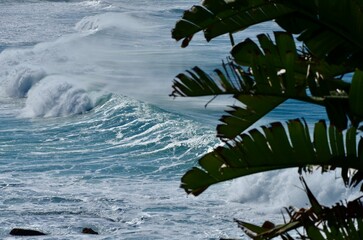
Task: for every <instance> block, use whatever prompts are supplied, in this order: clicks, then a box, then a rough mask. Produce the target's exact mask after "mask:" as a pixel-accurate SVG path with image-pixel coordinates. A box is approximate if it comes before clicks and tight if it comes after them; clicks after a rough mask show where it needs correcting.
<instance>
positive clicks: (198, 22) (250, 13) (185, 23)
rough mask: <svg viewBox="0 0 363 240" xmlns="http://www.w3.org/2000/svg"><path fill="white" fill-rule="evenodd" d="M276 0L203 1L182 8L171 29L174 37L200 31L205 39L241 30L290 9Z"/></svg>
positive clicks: (188, 35) (286, 12) (186, 35)
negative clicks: (181, 12) (182, 11)
mask: <svg viewBox="0 0 363 240" xmlns="http://www.w3.org/2000/svg"><path fill="white" fill-rule="evenodd" d="M278 2H279V1H266V0H234V1H225V0H204V1H203V2H202V4H201V5H195V6H193V7H192V8H191V9H190V10H188V11H185V12H184V15H183V17H182V19H181V20H179V21H178V22H177V23H176V25H175V28H174V29H173V30H172V37H173V38H174V39H176V40H180V39H182V38H185V40H186V41H189V40H190V38H191V36H193V35H194V34H195V33H197V32H199V31H204V35H205V38H206V39H207V41H209V40H211V39H212V38H215V37H217V36H220V35H222V34H225V33H233V32H236V31H240V30H243V29H245V28H247V27H249V26H252V25H254V24H257V23H261V22H265V21H270V20H272V19H275V18H277V17H279V16H283V15H286V14H288V13H291V12H293V11H294V9H291V8H289V7H287V6H285V5H283V4H280V3H278Z"/></svg>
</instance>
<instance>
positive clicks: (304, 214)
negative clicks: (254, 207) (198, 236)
mask: <svg viewBox="0 0 363 240" xmlns="http://www.w3.org/2000/svg"><path fill="white" fill-rule="evenodd" d="M302 182H303V185H304V188H305V191H306V193H307V195H308V198H309V201H310V203H311V204H312V207H310V208H307V209H305V208H300V209H297V208H293V207H289V208H286V211H287V213H288V215H289V216H290V220H289V221H288V222H287V223H285V224H280V225H274V224H273V223H271V222H269V223H270V224H269V225H270V226H271V227H270V228H264V227H263V226H262V227H260V226H256V225H253V224H250V223H247V222H244V221H240V220H235V222H237V224H238V226H239V227H240V228H241V229H242V230H243V231H244V232H245V233H246V234H247V235H248V236H250V237H251V238H253V239H255V240H258V239H261V240H262V239H273V238H275V237H278V236H280V237H282V239H293V238H291V237H290V236H289V235H288V233H289V232H291V231H292V230H294V231H296V232H297V233H298V234H299V235H300V237H301V239H321V240H324V239H342V240H349V239H362V238H363V233H362V231H361V226H362V224H363V202H362V197H360V198H357V199H355V200H352V201H349V202H347V203H346V204H343V203H337V204H336V205H335V206H332V207H325V206H323V205H321V204H320V203H319V202H318V201H317V200H316V198H315V196H314V195H313V194H312V192H311V190H310V189H309V188H308V186H307V185H306V183H305V181H304V180H303V179H302ZM300 228H304V230H305V232H306V233H299V230H300ZM305 234H307V236H305Z"/></svg>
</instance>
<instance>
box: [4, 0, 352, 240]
mask: <svg viewBox="0 0 363 240" xmlns="http://www.w3.org/2000/svg"><path fill="white" fill-rule="evenodd" d="M197 3H198V2H197V1H192V0H187V1H182V0H174V1H166V0H159V1H152V0H148V1H147V0H133V1H131V0H93V1H92V0H89V1H82V0H79V1H78V0H68V1H58V0H53V1H51V0H49V1H44V0H12V1H10V0H9V1H7V0H0V164H1V165H0V190H1V194H0V210H1V215H0V238H1V239H14V238H12V237H11V236H10V235H9V232H10V230H11V229H12V228H15V227H21V228H29V229H36V230H39V231H42V232H45V233H47V234H48V235H47V236H42V237H37V238H36V239H89V236H87V235H84V234H81V230H82V228H85V227H88V228H92V229H94V230H96V231H97V232H99V235H97V236H92V239H183V238H186V239H219V238H241V239H247V238H246V237H245V236H244V235H243V234H242V232H241V231H240V230H239V229H238V228H237V226H236V224H235V223H234V222H233V218H238V219H242V220H245V221H251V222H254V223H256V224H262V223H263V221H265V220H267V219H270V220H274V221H276V222H282V217H281V214H280V212H281V209H282V207H285V206H288V205H290V204H291V205H296V206H300V207H305V206H307V204H308V200H307V199H306V197H305V194H304V192H303V190H302V189H301V184H300V183H299V179H298V175H297V171H295V170H292V171H279V172H271V173H265V174H258V175H254V176H249V177H246V178H242V179H237V180H234V181H230V182H226V183H221V184H218V185H216V186H212V187H211V188H210V189H208V190H207V191H206V192H205V193H203V194H202V195H201V196H199V197H193V196H187V195H186V194H185V192H183V190H182V189H180V188H179V184H180V178H181V176H182V175H183V174H184V173H185V172H186V171H187V170H188V169H190V168H191V167H193V166H197V161H198V159H199V158H200V157H201V156H202V155H203V154H205V153H206V152H208V151H210V150H211V149H213V147H216V146H218V145H219V144H221V143H220V142H219V141H218V139H216V137H215V135H216V132H215V126H216V124H217V123H218V118H219V117H220V116H221V114H223V111H224V110H225V104H233V103H234V101H233V99H232V98H231V97H229V98H224V99H218V98H217V99H215V100H214V101H212V102H211V103H209V105H208V107H206V108H205V104H206V103H208V102H209V100H210V99H211V98H198V99H194V98H188V99H181V98H176V99H173V98H171V97H169V96H168V95H169V94H170V93H171V91H172V89H171V85H172V81H173V78H174V77H175V76H176V75H177V74H178V73H180V72H184V71H185V70H186V69H190V68H192V67H194V66H195V65H198V66H200V67H201V68H203V69H205V70H207V71H208V70H212V69H213V68H216V67H219V66H220V63H221V61H222V59H224V58H225V57H226V56H228V51H229V49H230V44H229V39H228V37H225V36H222V37H220V38H218V39H216V40H213V41H211V42H210V43H206V42H205V41H204V39H203V38H202V36H200V35H198V36H196V37H195V38H194V39H193V41H192V42H191V44H190V46H189V47H188V48H186V49H181V48H180V43H176V42H175V41H174V40H172V39H171V34H170V32H171V29H172V28H173V26H174V24H175V22H176V21H177V20H178V19H179V18H180V17H181V15H182V13H183V10H185V9H188V8H189V7H191V6H192V5H193V4H197ZM274 27H275V26H272V25H271V24H264V25H262V26H260V27H258V28H254V29H248V30H246V32H244V33H243V34H241V35H239V37H240V38H245V37H253V36H255V35H256V34H257V33H258V32H260V31H271V30H272V29H273V28H274ZM302 110H306V112H303V111H302ZM297 117H303V118H305V119H306V120H307V121H308V122H313V121H316V120H319V119H323V118H326V114H325V112H324V109H322V108H319V107H311V106H308V105H304V104H302V103H299V102H295V101H289V102H288V103H286V104H285V105H283V106H282V107H280V108H278V109H277V110H276V111H274V112H273V113H271V114H269V115H268V116H267V117H266V118H265V119H264V120H263V121H261V122H259V123H258V124H257V125H256V126H258V125H261V124H267V123H268V122H271V121H278V120H281V119H286V118H297ZM337 176H339V174H334V173H331V174H327V175H325V176H324V177H323V178H322V177H321V176H320V174H314V175H311V176H307V182H308V183H309V185H310V187H311V189H312V190H313V192H314V193H315V194H316V196H317V198H318V199H319V200H320V201H321V202H322V203H324V204H332V203H334V202H335V201H336V200H337V199H341V198H349V197H351V196H352V193H351V192H350V191H348V190H346V189H345V188H344V187H342V183H341V179H337V178H338V177H337ZM332 182H333V183H334V184H332ZM335 182H336V184H335Z"/></svg>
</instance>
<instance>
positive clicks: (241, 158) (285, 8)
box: [171, 0, 363, 239]
mask: <svg viewBox="0 0 363 240" xmlns="http://www.w3.org/2000/svg"><path fill="white" fill-rule="evenodd" d="M362 10H363V0H346V1H341V0H294V1H291V0H228V1H227V0H204V1H202V3H201V5H198V6H193V7H192V8H191V9H190V10H188V11H186V12H185V13H184V15H183V16H182V19H180V20H179V21H178V22H177V23H176V25H175V28H174V29H173V30H172V37H173V38H174V39H176V40H182V39H183V43H182V46H183V47H186V46H188V44H189V43H190V41H191V40H192V37H193V35H194V34H196V33H198V32H200V31H202V32H203V33H204V36H205V38H206V40H207V41H210V40H211V39H213V38H215V37H218V36H220V35H222V34H230V36H231V39H233V37H232V34H233V33H235V32H239V31H243V30H244V29H246V28H248V27H250V26H253V25H256V24H259V23H262V22H266V21H275V22H276V23H277V24H278V25H279V26H280V27H281V29H282V30H279V31H276V32H274V33H273V38H271V36H270V35H267V34H264V33H261V34H259V35H257V36H256V37H257V38H256V40H251V39H249V38H247V39H244V40H243V41H241V42H239V43H234V41H233V42H232V49H231V52H230V53H231V56H230V58H228V60H227V62H226V63H223V66H222V68H223V70H219V69H216V70H215V71H214V73H213V74H208V73H206V72H204V71H203V70H201V69H200V68H198V67H194V68H193V69H192V70H190V71H187V72H186V73H181V74H179V75H177V76H176V78H175V79H174V84H173V92H172V94H171V95H172V96H174V97H176V96H183V97H185V96H190V97H191V96H193V97H196V96H207V95H211V96H217V95H224V94H230V95H233V97H234V98H235V99H236V100H237V102H238V103H237V104H235V105H233V106H229V108H228V109H227V110H226V114H225V115H224V116H222V118H221V119H220V121H221V123H220V124H219V125H218V126H217V136H218V137H219V138H220V139H221V140H222V141H224V142H225V146H220V147H218V148H216V149H214V150H213V151H212V152H210V153H208V154H206V155H205V156H203V157H202V158H201V159H200V160H199V165H200V167H194V168H193V169H191V170H189V171H188V172H187V173H186V174H185V175H184V176H183V177H182V180H181V187H182V188H183V189H184V190H185V191H186V192H187V193H192V194H193V195H199V194H200V193H202V192H203V191H204V190H206V189H207V188H208V187H209V186H211V185H213V184H216V183H219V182H222V181H226V180H230V179H234V178H238V177H242V176H246V175H250V174H254V173H259V172H264V171H270V170H276V169H284V168H297V169H298V171H299V173H302V172H303V171H313V170H314V169H316V167H319V168H320V169H321V170H322V172H325V171H330V170H335V169H336V168H339V169H341V177H342V179H343V180H344V183H345V185H346V186H350V187H356V186H358V185H359V184H360V183H361V181H362V180H363V140H362V139H359V136H360V135H361V133H362V126H361V125H360V123H361V122H362V120H363V107H362V103H363V94H362V93H363V71H362V70H363V61H362V59H363V11H362ZM287 99H295V100H299V101H304V102H306V103H308V104H318V105H320V106H323V107H325V109H326V113H327V118H328V119H329V124H328V125H327V124H326V122H325V121H322V120H319V119H317V121H318V122H317V123H316V124H315V127H314V131H313V132H310V130H309V128H308V127H307V125H306V123H305V122H304V121H302V120H298V119H294V120H288V121H287V122H286V123H281V122H276V123H272V124H270V125H269V126H262V127H261V130H257V129H253V130H250V131H248V132H247V133H246V132H245V131H246V129H247V128H249V127H250V126H251V125H252V124H254V123H255V122H256V121H258V120H259V119H261V118H262V117H263V116H265V115H266V114H267V113H269V112H270V111H272V110H273V109H275V108H276V107H277V106H279V105H280V104H281V103H283V102H284V101H286V100H287ZM303 184H304V186H305V189H306V192H307V194H308V196H309V199H310V202H311V204H312V207H311V208H310V209H305V210H304V211H303V212H299V211H297V210H294V209H288V210H287V213H288V214H289V216H290V218H291V221H290V222H288V223H285V224H283V225H277V226H271V225H267V226H262V227H259V226H255V225H251V224H248V223H244V222H241V221H238V223H239V225H240V226H241V227H243V228H244V230H246V231H247V232H248V233H251V234H252V235H254V236H261V237H257V238H256V239H265V238H271V237H274V236H281V237H282V238H283V239H292V238H291V236H290V235H289V234H288V232H289V231H291V230H292V229H297V228H300V227H303V228H304V229H305V233H304V234H305V235H303V234H300V237H307V238H310V239H325V238H328V239H361V238H362V236H361V235H360V234H361V233H359V227H362V226H363V222H362V216H361V215H352V214H351V213H352V212H351V211H352V209H353V207H352V206H354V207H356V208H358V209H360V211H361V210H362V203H361V200H360V199H357V200H355V201H351V202H348V203H346V204H342V203H339V204H337V205H336V206H333V207H332V208H327V207H323V206H321V205H320V203H319V202H318V201H317V200H316V199H315V197H314V196H313V195H312V193H311V192H310V190H309V189H308V187H307V186H306V184H305V182H304V181H303ZM362 188H363V187H362ZM339 211H341V212H339ZM361 212H363V211H361ZM320 222H321V225H319V224H318V223H320ZM252 235H251V236H252ZM349 237H351V238H349Z"/></svg>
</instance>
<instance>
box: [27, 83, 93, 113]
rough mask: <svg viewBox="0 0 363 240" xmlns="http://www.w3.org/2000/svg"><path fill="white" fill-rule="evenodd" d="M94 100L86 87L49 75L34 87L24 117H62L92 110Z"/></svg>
mask: <svg viewBox="0 0 363 240" xmlns="http://www.w3.org/2000/svg"><path fill="white" fill-rule="evenodd" d="M93 107H94V101H93V99H92V96H91V95H90V93H88V92H87V91H86V90H85V89H83V88H80V87H77V86H75V85H73V84H71V83H70V82H69V81H65V80H64V79H59V77H57V76H49V77H46V78H45V79H44V81H41V82H39V83H38V84H37V85H36V86H35V87H33V88H32V89H31V90H30V91H29V93H28V98H27V100H26V102H25V107H24V109H23V111H22V114H21V116H23V117H60V116H68V115H73V114H81V113H85V112H87V111H89V110H91V109H92V108H93Z"/></svg>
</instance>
